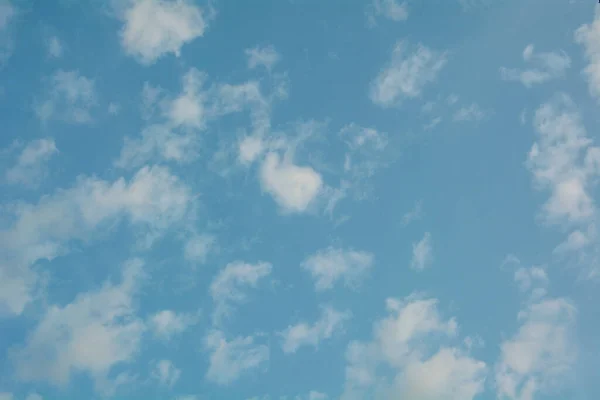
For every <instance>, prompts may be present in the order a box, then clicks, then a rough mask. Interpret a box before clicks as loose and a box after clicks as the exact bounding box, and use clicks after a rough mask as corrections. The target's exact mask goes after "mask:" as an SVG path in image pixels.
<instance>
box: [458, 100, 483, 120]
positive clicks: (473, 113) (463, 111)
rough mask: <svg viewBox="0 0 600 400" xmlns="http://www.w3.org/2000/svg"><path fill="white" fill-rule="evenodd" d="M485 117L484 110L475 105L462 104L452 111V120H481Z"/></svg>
mask: <svg viewBox="0 0 600 400" xmlns="http://www.w3.org/2000/svg"><path fill="white" fill-rule="evenodd" d="M483 118H485V112H484V111H483V110H482V109H481V108H480V107H479V106H478V105H477V104H471V105H470V106H463V107H461V108H460V109H458V110H457V111H456V112H455V113H454V121H457V122H469V121H481V120H482V119H483Z"/></svg>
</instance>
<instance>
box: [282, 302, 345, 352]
mask: <svg viewBox="0 0 600 400" xmlns="http://www.w3.org/2000/svg"><path fill="white" fill-rule="evenodd" d="M351 316H352V314H351V313H350V312H349V311H337V310H335V309H334V308H332V307H329V306H327V307H323V308H322V309H321V316H320V317H319V319H318V320H317V321H315V323H314V324H312V325H309V324H307V323H306V322H300V323H298V324H296V325H290V326H288V327H287V328H286V329H285V330H284V331H282V332H281V333H280V334H281V336H282V337H283V343H282V348H283V351H284V353H295V352H296V351H297V350H298V349H299V348H300V347H302V346H313V347H318V345H319V343H320V342H321V341H323V340H325V339H329V338H331V337H332V336H333V335H334V334H336V333H337V332H339V331H341V330H342V329H343V326H344V323H346V322H347V321H348V320H349V319H350V318H351Z"/></svg>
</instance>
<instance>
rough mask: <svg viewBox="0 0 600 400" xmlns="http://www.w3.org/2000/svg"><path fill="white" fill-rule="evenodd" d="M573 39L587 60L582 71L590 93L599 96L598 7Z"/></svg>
mask: <svg viewBox="0 0 600 400" xmlns="http://www.w3.org/2000/svg"><path fill="white" fill-rule="evenodd" d="M575 40H576V41H577V42H578V43H579V44H581V45H582V46H583V48H584V50H585V55H586V57H587V59H588V61H589V64H588V65H587V66H586V67H585V69H584V70H583V73H584V74H585V76H586V78H587V80H588V84H589V88H590V93H591V94H592V95H594V96H596V97H600V7H598V6H596V12H595V14H594V20H593V21H592V23H591V24H584V25H582V26H581V27H580V28H579V29H577V31H575Z"/></svg>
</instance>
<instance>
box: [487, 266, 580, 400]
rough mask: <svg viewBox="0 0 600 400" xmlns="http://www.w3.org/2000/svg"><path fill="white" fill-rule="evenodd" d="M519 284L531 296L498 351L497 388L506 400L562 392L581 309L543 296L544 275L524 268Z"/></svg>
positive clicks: (517, 276) (530, 399)
mask: <svg viewBox="0 0 600 400" xmlns="http://www.w3.org/2000/svg"><path fill="white" fill-rule="evenodd" d="M515 279H516V280H517V282H518V283H519V284H520V286H521V289H522V290H523V291H525V292H530V293H531V294H532V295H531V297H530V300H529V301H528V303H527V304H526V306H525V307H524V309H523V310H521V311H520V312H519V316H518V320H519V322H520V326H519V329H518V331H517V333H516V334H515V335H514V336H513V337H511V338H509V339H506V340H505V341H504V342H502V344H501V346H500V349H501V355H500V360H499V361H498V363H497V364H496V373H495V379H496V389H497V392H498V396H499V397H500V398H502V399H510V400H533V399H534V398H537V397H538V395H539V394H550V393H553V392H555V391H557V390H559V389H560V388H561V386H562V385H563V384H564V381H565V379H567V378H566V377H567V376H568V375H569V374H570V373H571V372H572V371H573V368H574V364H575V360H576V358H577V348H576V346H575V345H574V341H573V335H574V324H575V316H576V313H577V310H576V308H575V306H574V305H573V304H572V303H571V302H570V301H569V300H567V299H565V298H547V297H545V293H546V285H547V276H546V274H545V272H543V270H540V269H539V268H536V267H534V268H529V269H527V268H520V269H519V270H518V271H517V273H516V274H515ZM536 293H537V294H538V295H537V296H536Z"/></svg>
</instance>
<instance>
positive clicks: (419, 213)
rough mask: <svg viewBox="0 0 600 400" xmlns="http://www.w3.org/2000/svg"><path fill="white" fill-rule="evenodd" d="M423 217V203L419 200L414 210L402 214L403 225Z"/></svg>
mask: <svg viewBox="0 0 600 400" xmlns="http://www.w3.org/2000/svg"><path fill="white" fill-rule="evenodd" d="M422 217H423V203H422V202H421V201H417V202H416V203H415V206H414V207H413V209H412V210H410V211H409V212H407V213H406V214H404V215H403V216H402V225H404V226H407V225H409V224H410V223H411V222H414V221H418V220H419V219H421V218H422Z"/></svg>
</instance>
